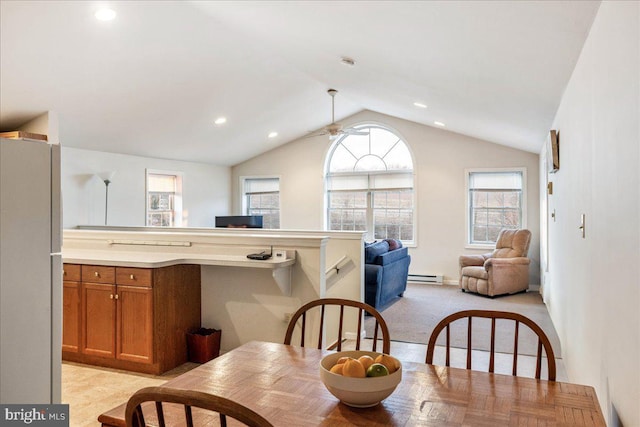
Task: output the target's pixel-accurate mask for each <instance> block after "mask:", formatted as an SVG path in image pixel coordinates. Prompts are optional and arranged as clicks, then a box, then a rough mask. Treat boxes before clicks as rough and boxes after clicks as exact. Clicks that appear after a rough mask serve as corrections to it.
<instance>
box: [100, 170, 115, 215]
mask: <svg viewBox="0 0 640 427" xmlns="http://www.w3.org/2000/svg"><path fill="white" fill-rule="evenodd" d="M115 174H116V173H115V172H103V173H101V174H99V175H98V176H99V177H100V179H101V180H102V182H104V225H107V216H108V213H109V184H111V181H112V180H113V176H114V175H115Z"/></svg>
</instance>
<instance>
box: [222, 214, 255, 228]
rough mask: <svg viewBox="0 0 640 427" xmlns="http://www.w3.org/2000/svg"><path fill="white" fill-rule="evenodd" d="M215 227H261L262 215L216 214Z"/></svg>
mask: <svg viewBox="0 0 640 427" xmlns="http://www.w3.org/2000/svg"><path fill="white" fill-rule="evenodd" d="M216 228H262V215H236V216H216Z"/></svg>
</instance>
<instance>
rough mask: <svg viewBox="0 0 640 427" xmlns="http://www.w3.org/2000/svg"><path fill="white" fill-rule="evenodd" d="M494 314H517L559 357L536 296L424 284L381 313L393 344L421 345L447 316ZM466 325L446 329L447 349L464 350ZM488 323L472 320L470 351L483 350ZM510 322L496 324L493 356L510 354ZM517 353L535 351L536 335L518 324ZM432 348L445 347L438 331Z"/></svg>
mask: <svg viewBox="0 0 640 427" xmlns="http://www.w3.org/2000/svg"><path fill="white" fill-rule="evenodd" d="M470 309H477V310H500V311H511V312H516V313H520V314H522V315H524V316H526V317H528V318H530V319H531V320H533V321H534V322H536V323H537V324H538V325H539V326H540V327H541V328H542V330H543V331H544V332H545V333H546V334H547V336H548V337H549V341H550V342H551V346H552V347H553V351H554V353H555V356H556V357H557V358H558V357H561V352H560V340H559V339H558V335H557V333H556V331H555V328H554V327H553V323H552V322H551V318H550V317H549V313H548V312H547V307H546V305H545V304H544V303H543V302H542V297H541V296H540V294H539V293H538V292H536V291H529V292H527V293H520V294H516V295H508V296H504V297H497V298H493V299H491V298H487V297H484V296H479V295H475V294H471V293H467V292H462V291H461V290H460V288H458V287H457V286H450V285H428V284H414V283H410V284H409V285H408V286H407V290H406V292H405V293H404V297H402V298H400V299H399V300H398V301H397V302H395V303H394V304H393V305H391V306H390V307H388V308H387V309H385V310H383V311H382V316H383V317H384V320H385V321H386V322H387V326H388V327H389V333H390V335H391V339H392V340H393V341H403V342H410V343H419V344H426V343H427V342H428V341H429V336H430V335H431V331H432V330H433V328H434V327H435V326H436V324H437V323H438V322H439V321H440V320H441V319H443V318H444V317H446V316H448V315H449V314H451V313H455V312H457V311H460V310H470ZM373 326H374V322H373V318H367V319H366V320H365V330H366V332H367V336H373ZM466 329H467V322H466V320H465V319H461V320H459V321H456V322H454V323H452V325H451V345H452V346H453V347H457V348H466V343H467V333H466ZM490 336H491V320H489V319H474V321H473V333H472V337H473V341H472V346H473V348H474V349H476V350H489V348H490ZM513 338H514V322H513V321H507V320H498V321H497V322H496V351H497V352H501V353H513ZM518 343H519V344H518V353H520V354H526V355H535V354H536V352H537V348H538V340H537V336H536V335H535V334H534V333H533V332H531V331H530V330H529V328H528V327H527V326H524V325H521V326H520V332H519V341H518ZM438 345H445V338H444V331H443V333H441V334H440V338H439V339H438Z"/></svg>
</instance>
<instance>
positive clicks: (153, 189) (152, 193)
mask: <svg viewBox="0 0 640 427" xmlns="http://www.w3.org/2000/svg"><path fill="white" fill-rule="evenodd" d="M146 216H147V218H146V223H147V225H148V226H154V227H179V226H181V225H182V176H181V174H179V173H173V172H172V173H169V172H161V171H150V170H147V215H146Z"/></svg>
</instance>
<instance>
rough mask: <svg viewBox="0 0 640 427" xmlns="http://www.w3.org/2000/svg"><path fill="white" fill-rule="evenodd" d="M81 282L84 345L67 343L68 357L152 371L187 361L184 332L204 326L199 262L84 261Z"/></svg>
mask: <svg viewBox="0 0 640 427" xmlns="http://www.w3.org/2000/svg"><path fill="white" fill-rule="evenodd" d="M65 267H66V265H65ZM80 288H81V293H80V306H81V310H80V312H81V315H80V321H79V330H80V339H79V348H80V351H66V347H65V348H63V353H62V357H63V359H64V360H69V361H75V362H81V363H88V364H93V365H99V366H107V367H113V368H119V369H125V370H131V371H136V372H146V373H153V374H160V373H163V372H165V371H168V370H170V369H173V368H175V367H176V366H179V365H181V364H183V363H185V362H186V361H187V344H186V333H187V332H189V331H190V330H193V329H196V328H199V327H200V316H201V311H200V310H201V308H200V307H201V304H200V300H201V297H200V266H198V265H175V266H171V267H162V268H156V269H144V268H131V267H117V266H116V267H110V266H95V265H82V266H81V279H80ZM65 297H66V293H65ZM66 307H67V304H66V301H65V310H66ZM67 314H68V313H66V311H65V313H64V316H65V318H66V316H67ZM69 316H71V314H70V313H69ZM66 324H67V322H65V323H64V325H65V327H66ZM69 334H71V332H70V333H69ZM66 335H67V333H66V331H63V336H66Z"/></svg>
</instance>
